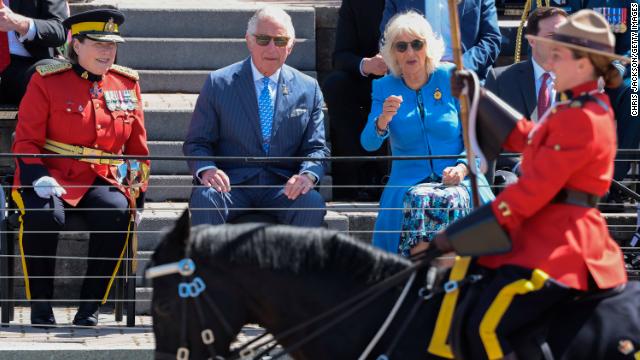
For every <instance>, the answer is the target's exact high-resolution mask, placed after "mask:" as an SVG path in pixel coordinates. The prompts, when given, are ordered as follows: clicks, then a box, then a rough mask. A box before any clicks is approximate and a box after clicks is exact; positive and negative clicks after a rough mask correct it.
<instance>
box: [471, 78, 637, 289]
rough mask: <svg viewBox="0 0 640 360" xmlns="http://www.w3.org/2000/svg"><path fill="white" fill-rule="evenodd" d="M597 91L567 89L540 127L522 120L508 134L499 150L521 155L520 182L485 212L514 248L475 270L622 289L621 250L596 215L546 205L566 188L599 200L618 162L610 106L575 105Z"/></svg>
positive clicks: (597, 97) (601, 97)
mask: <svg viewBox="0 0 640 360" xmlns="http://www.w3.org/2000/svg"><path fill="white" fill-rule="evenodd" d="M596 90H597V82H595V81H593V82H589V83H585V84H582V85H580V86H577V87H575V88H573V89H571V91H570V92H568V93H569V94H570V95H571V96H570V97H572V98H573V100H569V101H568V102H566V103H561V104H558V105H557V106H556V107H555V108H554V109H552V110H551V112H550V113H549V114H548V115H547V117H546V119H543V120H542V121H541V123H540V124H538V125H536V124H534V123H532V122H530V121H527V120H525V119H522V120H520V121H519V122H518V124H517V126H516V127H515V128H514V129H513V131H512V132H511V133H510V134H509V137H508V138H507V141H506V143H505V144H504V145H503V146H504V148H506V149H508V150H510V151H517V152H522V164H521V170H522V176H521V177H520V178H519V179H518V182H517V183H516V184H513V185H512V186H509V187H507V188H506V189H505V190H504V191H503V192H502V193H501V194H500V195H499V196H498V197H497V198H496V199H495V201H494V202H493V203H492V205H491V206H492V210H493V213H494V215H495V217H496V219H497V221H498V223H499V224H500V225H501V226H502V227H503V228H504V229H506V230H507V232H508V233H509V235H510V237H511V241H512V246H513V248H512V250H511V252H509V253H507V254H502V255H494V256H483V257H480V258H479V260H478V263H479V264H480V265H483V266H485V267H489V268H497V267H499V266H501V265H506V264H513V265H519V266H523V267H526V268H530V269H534V268H537V269H541V270H543V271H545V272H546V273H547V274H549V275H550V276H551V277H553V278H554V279H556V280H558V281H560V282H561V283H563V284H565V285H567V286H570V287H572V288H575V289H580V290H587V289H588V277H589V275H591V276H592V277H593V279H594V280H595V283H596V284H597V286H598V287H599V288H602V289H606V288H612V287H615V286H617V285H620V284H623V283H625V282H626V281H627V276H626V272H625V267H624V260H623V257H622V253H621V250H620V248H619V247H618V245H617V244H616V243H615V241H614V240H613V239H612V238H611V237H610V236H609V231H608V230H607V224H606V222H605V220H604V219H603V218H602V216H601V214H600V212H599V211H598V210H597V209H595V208H587V207H581V206H575V205H569V204H564V203H552V202H551V200H552V199H553V198H554V196H555V195H556V194H558V192H559V191H560V190H561V189H565V188H566V189H572V190H578V191H582V192H586V193H590V194H594V195H598V196H602V195H604V194H605V193H606V192H607V190H608V189H609V185H610V183H611V177H612V174H613V161H614V158H615V154H616V137H615V136H616V135H615V134H616V132H615V124H614V121H613V119H614V117H613V112H612V110H611V106H610V104H609V99H608V98H607V96H606V95H605V94H604V93H599V92H596V93H593V94H592V97H591V99H588V98H584V99H586V100H584V101H582V100H581V97H580V96H581V95H585V94H586V93H588V92H595V91H596Z"/></svg>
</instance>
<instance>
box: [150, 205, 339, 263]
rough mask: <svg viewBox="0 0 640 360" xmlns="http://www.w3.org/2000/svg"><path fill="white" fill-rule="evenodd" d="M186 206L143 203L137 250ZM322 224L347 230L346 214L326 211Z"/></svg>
mask: <svg viewBox="0 0 640 360" xmlns="http://www.w3.org/2000/svg"><path fill="white" fill-rule="evenodd" d="M186 208H187V203H186V202H162V203H147V204H145V212H144V218H143V219H142V222H141V223H140V226H139V228H138V230H139V231H140V233H139V234H138V250H139V251H150V250H153V249H155V247H156V246H157V245H158V244H159V243H160V241H161V240H162V235H163V234H164V232H165V231H166V230H167V229H169V228H171V227H172V226H173V224H174V223H175V221H176V220H177V219H178V217H179V216H180V215H182V212H183V211H184V210H185V209H186ZM324 226H325V227H327V228H329V229H334V230H338V231H344V232H346V231H348V230H349V221H348V218H347V216H345V215H342V214H339V213H338V212H335V211H327V215H325V218H324Z"/></svg>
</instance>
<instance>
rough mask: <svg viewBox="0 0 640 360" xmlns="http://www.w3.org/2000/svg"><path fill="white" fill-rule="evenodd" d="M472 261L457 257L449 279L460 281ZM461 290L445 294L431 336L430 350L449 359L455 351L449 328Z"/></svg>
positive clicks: (468, 258) (467, 258)
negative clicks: (451, 342)
mask: <svg viewBox="0 0 640 360" xmlns="http://www.w3.org/2000/svg"><path fill="white" fill-rule="evenodd" d="M470 263H471V258H470V257H468V256H467V257H456V262H455V264H454V265H453V268H452V269H451V273H450V274H449V280H451V281H460V280H462V279H463V278H464V277H465V276H466V275H467V271H468V270H469V264H470ZM459 294H460V290H459V289H456V290H454V291H452V292H449V293H447V294H445V295H444V298H443V299H442V304H441V305H440V311H439V312H438V320H436V326H435V328H434V329H433V335H432V336H431V342H430V343H429V348H428V351H429V353H431V354H433V355H437V356H440V357H444V358H447V359H453V351H451V346H449V344H447V339H448V338H449V330H450V329H451V321H452V320H453V313H454V312H455V309H456V303H457V302H458V295H459Z"/></svg>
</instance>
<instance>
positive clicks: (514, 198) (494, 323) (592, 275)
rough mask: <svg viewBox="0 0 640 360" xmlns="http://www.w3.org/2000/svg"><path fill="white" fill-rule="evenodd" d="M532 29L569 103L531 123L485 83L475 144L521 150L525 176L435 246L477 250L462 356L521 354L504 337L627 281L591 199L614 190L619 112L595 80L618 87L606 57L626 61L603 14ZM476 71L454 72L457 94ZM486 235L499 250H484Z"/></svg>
mask: <svg viewBox="0 0 640 360" xmlns="http://www.w3.org/2000/svg"><path fill="white" fill-rule="evenodd" d="M534 38H535V39H536V41H544V42H549V43H551V45H552V50H551V51H552V53H551V55H550V59H551V60H550V61H551V67H552V70H553V71H554V73H555V75H556V79H555V87H556V90H558V91H559V92H564V94H565V96H566V98H565V101H561V102H559V103H557V104H556V105H555V106H554V107H553V108H551V109H549V110H548V111H547V112H546V113H545V114H544V115H543V116H542V118H541V120H540V122H539V123H538V124H534V123H533V122H531V121H528V120H527V119H524V118H523V117H522V115H520V114H518V113H517V112H516V111H515V110H513V109H512V108H510V107H509V106H508V105H506V104H505V103H504V102H503V101H501V100H500V99H498V98H497V97H496V96H495V95H493V94H492V93H490V92H489V91H486V90H481V91H480V98H479V107H478V126H477V128H478V129H479V130H478V133H479V134H478V135H479V136H478V138H479V143H480V149H481V150H482V151H483V153H484V154H485V155H487V157H488V158H495V156H496V155H497V153H498V151H499V149H500V147H501V145H502V146H503V147H504V148H505V149H508V150H509V151H515V152H522V176H521V177H520V178H519V179H518V182H517V183H515V184H513V185H511V186H509V187H507V188H506V189H505V190H504V191H503V192H502V193H500V195H498V196H497V197H496V199H495V200H494V201H493V202H492V203H490V204H487V205H485V206H483V207H480V208H478V209H477V210H476V211H474V212H472V213H471V214H470V215H469V216H468V217H466V218H463V219H461V220H459V221H458V222H456V223H454V224H452V225H451V226H450V227H449V228H448V229H447V230H446V231H445V232H444V233H443V234H440V235H439V236H438V237H437V238H436V240H435V243H436V246H437V247H438V248H439V249H440V250H443V251H450V250H455V251H456V252H458V253H459V254H463V255H464V254H466V255H480V256H479V257H478V258H477V262H476V263H475V265H473V266H472V267H471V268H470V270H469V271H476V272H477V273H480V274H481V275H483V280H481V281H480V282H478V283H476V284H474V285H473V286H470V287H469V289H468V292H466V293H465V294H463V296H462V300H461V302H460V303H459V304H458V308H457V309H456V316H458V314H459V312H460V311H464V313H465V314H466V316H465V317H464V319H458V318H457V317H456V316H454V321H453V323H454V328H455V327H456V326H457V333H456V334H457V336H453V337H452V339H456V338H457V339H459V340H455V341H453V344H452V345H453V346H452V347H453V352H454V354H455V357H456V358H460V359H461V358H470V357H471V358H473V359H500V358H514V357H515V355H514V353H513V351H512V350H513V349H512V347H511V346H510V344H509V341H508V338H509V336H510V335H512V334H514V333H515V332H517V331H518V330H521V329H522V328H523V326H525V325H527V324H528V323H530V322H532V321H533V320H536V319H538V318H540V317H542V316H544V315H545V314H546V313H547V312H548V311H549V310H550V309H551V308H552V307H553V306H554V305H556V304H558V303H559V302H563V301H566V300H568V299H570V298H571V297H572V296H575V295H576V294H579V293H580V292H584V291H589V290H596V289H611V288H615V287H618V286H621V285H624V284H625V283H626V282H627V276H626V272H625V268H624V263H623V257H622V253H621V251H620V248H619V247H618V245H617V244H616V243H615V242H614V240H613V239H612V238H611V237H610V236H609V232H608V230H607V224H606V222H605V220H604V219H603V217H602V215H601V214H600V212H599V211H598V210H597V208H596V203H597V201H598V199H599V197H601V196H603V195H604V194H605V193H606V192H607V190H608V189H609V184H610V182H611V178H612V174H613V165H614V162H613V160H614V158H615V154H616V137H615V134H616V130H615V124H614V117H613V111H612V109H611V106H610V104H609V99H608V97H607V95H606V94H605V93H604V92H603V91H602V89H601V88H600V87H599V84H598V80H599V79H600V78H601V79H602V80H604V83H605V85H606V86H609V87H615V86H617V85H618V84H619V82H620V81H621V79H620V74H619V72H618V71H617V70H616V69H615V67H614V66H613V65H611V60H612V59H620V60H623V61H628V59H627V58H624V57H620V56H617V55H615V53H614V45H615V39H614V37H613V34H612V33H611V31H610V29H609V25H608V23H607V21H606V19H605V18H604V17H602V16H601V15H600V14H598V13H596V12H594V11H591V10H583V11H579V12H577V13H575V14H573V15H571V16H570V17H568V18H567V19H566V21H565V22H563V23H561V24H560V25H558V27H557V30H556V33H555V34H554V35H553V36H552V37H550V38H541V37H534ZM470 75H471V74H470V73H468V72H464V71H458V72H456V74H455V76H454V79H453V80H452V82H454V83H455V84H454V88H455V90H454V92H457V93H459V92H460V91H461V90H462V88H463V87H464V84H465V83H466V84H469V83H470V82H469V78H470ZM488 243H492V244H497V245H499V246H498V247H499V248H502V253H501V254H496V253H495V252H494V253H493V254H489V253H487V252H484V251H483V249H482V248H483V247H485V246H487V244H488ZM509 244H510V246H509ZM505 245H506V246H505ZM509 247H510V248H509ZM465 261H466V264H468V263H469V262H468V258H467V259H464V258H463V259H462V260H461V261H459V262H460V263H463V262H465ZM457 265H459V264H456V266H457ZM456 266H454V270H452V274H453V273H454V272H456V271H455V269H456ZM445 300H446V299H445ZM458 320H460V322H458ZM454 331H456V330H454ZM456 341H458V343H456ZM465 354H466V356H465ZM470 354H472V355H470Z"/></svg>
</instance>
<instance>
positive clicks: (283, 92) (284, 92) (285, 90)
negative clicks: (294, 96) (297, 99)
mask: <svg viewBox="0 0 640 360" xmlns="http://www.w3.org/2000/svg"><path fill="white" fill-rule="evenodd" d="M282 95H289V88H288V87H287V85H285V84H282Z"/></svg>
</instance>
